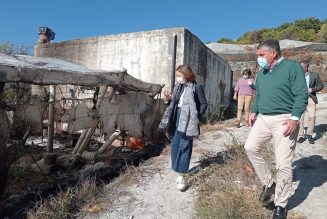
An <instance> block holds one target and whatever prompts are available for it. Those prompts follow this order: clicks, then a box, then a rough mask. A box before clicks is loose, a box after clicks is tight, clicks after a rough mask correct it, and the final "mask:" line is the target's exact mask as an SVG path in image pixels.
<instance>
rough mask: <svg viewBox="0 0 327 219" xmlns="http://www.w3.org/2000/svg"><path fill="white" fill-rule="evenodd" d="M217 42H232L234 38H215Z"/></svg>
mask: <svg viewBox="0 0 327 219" xmlns="http://www.w3.org/2000/svg"><path fill="white" fill-rule="evenodd" d="M217 43H228V44H234V40H231V39H228V38H220V39H219V40H217Z"/></svg>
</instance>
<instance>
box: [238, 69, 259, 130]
mask: <svg viewBox="0 0 327 219" xmlns="http://www.w3.org/2000/svg"><path fill="white" fill-rule="evenodd" d="M251 73H252V72H251V70H250V69H248V68H247V69H244V70H243V71H242V74H243V77H242V78H240V79H239V80H238V81H237V84H236V86H235V89H234V97H233V99H234V100H237V118H236V122H235V124H234V125H235V126H236V127H238V128H239V127H241V118H242V111H243V109H244V113H245V126H246V127H249V126H250V124H249V123H248V121H249V112H250V104H251V100H252V96H253V94H254V92H255V88H254V79H253V78H252V77H251Z"/></svg>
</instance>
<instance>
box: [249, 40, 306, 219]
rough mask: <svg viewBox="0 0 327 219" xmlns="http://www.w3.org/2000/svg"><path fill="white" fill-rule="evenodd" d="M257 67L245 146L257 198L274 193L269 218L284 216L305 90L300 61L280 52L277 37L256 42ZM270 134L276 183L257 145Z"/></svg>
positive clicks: (270, 196)
mask: <svg viewBox="0 0 327 219" xmlns="http://www.w3.org/2000/svg"><path fill="white" fill-rule="evenodd" d="M257 57H258V58H257V62H258V64H259V66H260V67H261V68H260V70H259V72H258V74H257V77H256V82H255V87H256V98H255V102H254V104H253V107H252V112H251V114H250V116H249V123H250V125H251V126H252V128H251V131H250V133H249V136H248V139H247V141H246V143H245V146H244V147H245V150H246V153H247V155H248V157H249V160H250V161H251V163H252V165H253V167H254V169H255V171H256V174H257V175H258V177H259V179H260V181H261V183H262V184H263V190H262V193H261V195H260V201H262V202H263V203H267V202H269V200H270V198H272V197H274V204H275V211H274V214H273V219H279V218H286V206H287V202H288V199H289V195H290V192H291V187H292V178H293V177H292V159H293V153H294V149H295V146H296V141H297V135H298V132H299V122H298V121H299V119H300V118H301V115H302V113H303V112H304V110H305V109H306V106H307V104H308V92H307V86H306V82H305V78H304V72H303V68H302V66H301V65H300V63H298V62H296V61H291V60H287V59H285V58H284V57H283V56H282V55H281V51H280V46H279V42H278V41H277V40H265V41H263V42H261V43H260V44H259V45H258V46H257ZM271 138H272V140H273V143H274V149H275V159H276V169H277V174H276V183H275V182H274V180H273V177H272V174H271V171H270V170H269V168H268V166H267V163H266V161H265V160H264V159H263V157H262V155H261V153H260V149H261V147H262V146H263V145H264V144H265V143H266V142H267V141H268V140H270V139H271Z"/></svg>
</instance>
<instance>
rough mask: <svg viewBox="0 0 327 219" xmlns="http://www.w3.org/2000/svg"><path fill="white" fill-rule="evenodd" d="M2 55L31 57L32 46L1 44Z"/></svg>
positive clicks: (0, 51)
mask: <svg viewBox="0 0 327 219" xmlns="http://www.w3.org/2000/svg"><path fill="white" fill-rule="evenodd" d="M0 53H4V54H7V55H13V54H20V55H31V54H32V46H25V45H14V44H12V43H10V42H8V41H7V42H0Z"/></svg>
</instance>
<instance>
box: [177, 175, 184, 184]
mask: <svg viewBox="0 0 327 219" xmlns="http://www.w3.org/2000/svg"><path fill="white" fill-rule="evenodd" d="M183 180H184V177H183V176H182V175H179V176H178V177H177V179H176V183H180V182H182V181H183Z"/></svg>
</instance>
